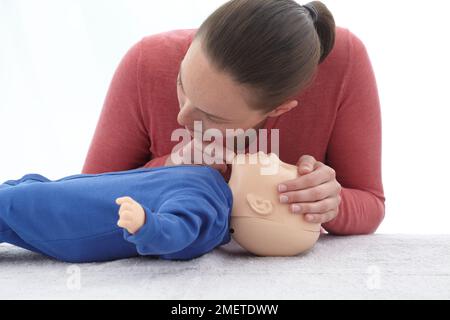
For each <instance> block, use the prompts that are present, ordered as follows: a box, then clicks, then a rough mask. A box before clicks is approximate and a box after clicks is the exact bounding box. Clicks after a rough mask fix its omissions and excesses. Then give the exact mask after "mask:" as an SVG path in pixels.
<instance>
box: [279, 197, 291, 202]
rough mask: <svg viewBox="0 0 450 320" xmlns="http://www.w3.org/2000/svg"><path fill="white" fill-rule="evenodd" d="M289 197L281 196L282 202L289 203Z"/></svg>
mask: <svg viewBox="0 0 450 320" xmlns="http://www.w3.org/2000/svg"><path fill="white" fill-rule="evenodd" d="M288 201H289V198H288V196H280V202H281V203H288Z"/></svg>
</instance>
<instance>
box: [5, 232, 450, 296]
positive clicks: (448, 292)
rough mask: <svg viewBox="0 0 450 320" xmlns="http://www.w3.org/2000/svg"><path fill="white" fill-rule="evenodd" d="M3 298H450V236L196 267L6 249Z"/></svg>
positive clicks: (353, 242)
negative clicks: (84, 260)
mask: <svg viewBox="0 0 450 320" xmlns="http://www.w3.org/2000/svg"><path fill="white" fill-rule="evenodd" d="M0 298H2V299H19V298H26V299H46V298H52V299H101V298H109V299H435V298H437V299H450V235H428V236H426V235H383V234H379V235H373V236H357V237H333V236H329V235H322V236H321V238H320V240H319V242H318V243H317V244H316V246H315V247H314V248H313V250H311V251H310V252H308V253H307V254H305V255H303V256H298V257H291V258H261V257H254V256H251V255H248V254H247V253H246V252H245V251H244V250H243V249H241V248H240V247H239V246H238V245H237V244H236V243H235V242H231V243H229V244H228V245H226V246H223V247H220V248H218V249H216V250H215V251H214V252H212V253H209V254H207V255H205V256H203V257H201V258H198V259H195V260H192V261H183V262H181V261H163V260H157V259H155V258H145V257H139V258H133V259H127V260H121V261H114V262H108V263H92V264H78V265H72V264H66V263H61V262H57V261H55V260H51V259H48V258H46V257H44V256H41V255H39V254H35V253H32V252H29V251H26V250H23V249H19V248H16V247H13V246H10V245H7V244H0Z"/></svg>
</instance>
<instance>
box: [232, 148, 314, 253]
mask: <svg viewBox="0 0 450 320" xmlns="http://www.w3.org/2000/svg"><path fill="white" fill-rule="evenodd" d="M297 175H298V170H297V167H296V166H293V165H289V164H286V163H284V162H282V161H281V160H280V159H279V158H278V157H277V155H276V154H273V153H271V154H270V155H266V154H265V153H263V152H259V153H255V154H246V155H244V154H240V155H237V156H236V157H235V158H234V160H233V167H232V174H231V178H230V181H229V183H228V185H229V186H230V188H231V190H232V193H233V209H232V214H231V226H230V228H231V229H230V232H231V233H232V234H231V236H232V238H233V239H234V240H235V241H236V242H237V243H238V244H239V245H240V246H242V247H243V248H244V249H246V250H248V251H249V252H251V253H253V254H255V255H259V256H294V255H298V254H300V253H303V252H305V251H307V250H309V249H310V248H312V247H313V246H314V244H315V243H316V242H317V240H318V238H319V236H320V228H321V226H320V224H312V223H309V222H307V221H306V220H305V219H304V217H303V215H301V214H300V215H298V214H294V213H292V212H291V211H290V210H289V205H287V204H281V203H280V201H279V198H278V197H279V194H278V192H277V186H278V184H280V183H282V182H284V181H287V180H292V179H295V178H296V177H297Z"/></svg>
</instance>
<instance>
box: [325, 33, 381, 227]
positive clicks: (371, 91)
mask: <svg viewBox="0 0 450 320" xmlns="http://www.w3.org/2000/svg"><path fill="white" fill-rule="evenodd" d="M349 37H350V41H349V43H350V45H349V55H348V57H349V60H348V69H347V73H346V75H345V78H344V82H343V84H342V87H341V90H342V91H341V96H340V102H339V108H338V112H337V116H336V123H335V125H334V129H333V132H332V135H331V138H330V141H329V145H328V150H327V161H326V162H327V164H328V165H329V166H330V167H332V168H333V169H334V170H335V171H336V176H337V180H338V182H339V183H340V184H341V185H342V188H343V189H342V193H341V198H342V201H341V205H340V207H339V215H338V216H337V218H336V219H334V220H333V221H330V222H329V223H327V224H324V225H323V227H324V228H325V230H327V231H328V232H329V233H332V234H336V235H353V234H370V233H374V232H375V231H376V229H377V228H378V226H379V225H380V223H381V222H382V220H383V218H384V214H385V197H384V191H383V184H382V174H381V153H382V148H381V147H382V141H381V127H382V126H381V111H380V101H379V97H378V89H377V84H376V79H375V75H374V72H373V68H372V65H371V62H370V60H369V56H368V53H367V50H366V48H365V46H364V44H363V43H362V42H361V40H360V39H358V38H357V37H356V36H355V35H353V34H351V33H350V32H349Z"/></svg>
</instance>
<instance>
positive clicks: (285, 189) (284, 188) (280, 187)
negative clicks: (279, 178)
mask: <svg viewBox="0 0 450 320" xmlns="http://www.w3.org/2000/svg"><path fill="white" fill-rule="evenodd" d="M278 191H279V192H286V191H287V187H286V185H284V184H280V185H278Z"/></svg>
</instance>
